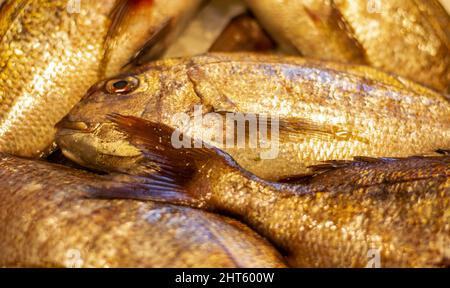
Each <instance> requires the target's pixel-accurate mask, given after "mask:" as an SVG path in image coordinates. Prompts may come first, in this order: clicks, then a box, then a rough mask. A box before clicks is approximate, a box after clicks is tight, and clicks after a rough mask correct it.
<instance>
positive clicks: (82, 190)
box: [0, 154, 284, 267]
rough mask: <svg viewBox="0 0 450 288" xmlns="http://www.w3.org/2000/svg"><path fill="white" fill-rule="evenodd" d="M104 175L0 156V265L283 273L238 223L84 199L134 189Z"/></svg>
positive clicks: (273, 254) (169, 208) (162, 207)
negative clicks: (273, 270) (254, 269)
mask: <svg viewBox="0 0 450 288" xmlns="http://www.w3.org/2000/svg"><path fill="white" fill-rule="evenodd" d="M105 177H106V176H105ZM105 177H103V176H98V175H94V174H89V173H87V172H83V171H79V170H74V169H70V168H67V167H64V166H60V165H55V164H49V163H45V162H40V161H35V160H25V159H21V158H16V157H14V156H8V155H6V154H0V187H1V191H2V193H0V203H1V204H0V206H1V209H0V221H1V223H2V225H1V227H0V265H1V266H2V267H5V266H7V267H17V266H19V267H43V266H45V267H48V266H52V267H284V264H283V260H282V258H281V256H280V255H279V253H278V252H277V251H276V250H275V249H274V248H273V247H272V246H271V245H269V244H268V243H267V241H265V240H263V239H262V238H261V237H260V236H258V235H257V234H256V233H255V232H253V231H252V230H250V229H249V228H248V227H247V226H245V225H243V224H241V223H240V222H238V221H236V220H232V219H230V218H226V217H222V216H218V215H214V214H211V213H207V212H202V211H199V210H195V209H191V208H188V207H180V206H173V205H166V204H158V203H153V202H148V203H139V202H137V201H129V200H122V201H105V200H95V199H87V198H86V193H88V192H93V191H96V190H108V189H121V187H124V189H125V190H126V189H132V186H131V188H129V187H128V186H127V184H126V183H125V179H124V178H123V176H122V178H123V179H121V181H119V179H116V178H105ZM127 187H128V188H127Z"/></svg>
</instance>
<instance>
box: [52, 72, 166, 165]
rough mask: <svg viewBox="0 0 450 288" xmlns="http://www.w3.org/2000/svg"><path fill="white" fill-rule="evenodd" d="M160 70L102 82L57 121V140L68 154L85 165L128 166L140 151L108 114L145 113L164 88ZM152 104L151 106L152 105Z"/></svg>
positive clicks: (131, 73)
mask: <svg viewBox="0 0 450 288" xmlns="http://www.w3.org/2000/svg"><path fill="white" fill-rule="evenodd" d="M159 77H160V75H159V73H158V71H157V70H152V69H149V70H147V71H146V72H145V73H138V72H136V73H133V72H130V73H126V74H121V75H119V76H115V77H112V78H109V79H106V80H103V81H100V82H98V83H97V84H95V85H94V86H92V87H91V88H90V89H89V90H88V92H87V93H86V94H85V96H84V97H83V98H82V100H81V101H80V102H79V103H78V104H77V105H75V106H74V107H73V109H72V110H71V111H70V112H69V114H68V115H66V116H65V117H64V118H63V119H62V120H61V121H60V122H59V123H58V124H57V125H56V128H57V130H58V131H57V136H56V142H57V144H58V146H59V147H60V148H61V150H62V152H63V153H64V155H65V156H66V157H68V158H69V159H71V160H73V161H75V162H76V163H78V164H80V165H83V166H85V167H90V168H93V169H98V170H108V167H111V168H112V167H116V168H118V169H126V168H128V167H129V166H130V165H131V164H132V163H133V162H134V161H136V159H137V158H139V157H140V155H141V153H140V151H139V150H138V149H137V148H135V147H134V146H132V145H131V144H129V142H128V141H127V140H126V137H125V136H124V135H123V134H122V133H121V132H119V131H118V130H117V129H116V128H115V126H114V124H113V123H111V122H110V121H109V120H108V116H109V115H111V114H115V113H120V114H122V115H130V116H141V115H142V114H144V112H145V111H146V109H152V107H153V106H152V104H151V103H153V102H154V101H152V100H153V99H154V98H155V97H157V95H158V93H159V90H160V84H159V83H160V81H159ZM149 107H150V108H149Z"/></svg>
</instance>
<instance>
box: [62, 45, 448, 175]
mask: <svg viewBox="0 0 450 288" xmlns="http://www.w3.org/2000/svg"><path fill="white" fill-rule="evenodd" d="M130 76H131V77H134V78H135V79H138V81H139V83H140V85H139V86H138V87H136V89H135V90H133V91H130V92H129V93H125V94H116V93H113V92H109V91H107V90H106V86H105V85H106V84H105V83H108V81H106V82H101V83H99V84H98V85H97V86H96V89H95V90H92V91H91V93H90V94H89V95H87V96H86V97H85V98H84V99H83V100H82V101H81V102H80V103H78V104H77V105H76V106H75V107H74V109H73V110H72V111H71V112H70V113H69V114H68V116H67V117H66V118H65V119H64V120H63V121H62V122H61V123H60V124H59V125H58V126H59V130H58V136H57V142H58V144H59V146H60V147H61V148H62V150H63V152H64V153H65V154H66V155H67V156H68V157H69V158H71V159H72V160H74V161H75V162H78V163H79V164H81V165H84V166H87V167H92V168H95V169H100V170H106V171H111V170H112V171H115V170H120V171H122V170H123V169H124V170H130V171H132V170H133V166H134V165H135V164H137V162H138V161H139V159H140V156H139V155H140V152H139V151H138V150H136V149H135V148H133V147H132V145H129V144H127V141H126V140H124V137H123V135H121V134H120V133H119V132H118V131H116V130H115V128H114V126H113V125H111V123H110V122H109V121H108V119H107V116H108V115H109V114H111V113H121V114H124V115H131V116H140V117H143V118H145V119H148V120H153V121H154V120H158V121H161V122H162V123H164V124H168V125H176V121H175V119H174V118H173V115H175V114H176V113H181V112H183V113H187V114H188V115H189V117H193V110H194V106H195V105H202V107H203V109H204V110H205V111H206V112H208V111H231V112H242V113H249V114H256V115H266V116H269V117H271V116H277V117H280V119H281V120H282V121H286V123H288V125H292V126H295V125H296V124H297V123H303V122H306V123H308V125H311V126H313V127H314V126H318V127H320V129H322V130H323V131H326V132H324V133H321V134H320V133H315V132H314V129H313V131H310V130H308V128H306V130H302V128H300V129H293V130H292V131H291V132H288V131H284V129H283V127H280V137H279V139H278V140H279V142H278V143H279V153H278V154H277V155H276V157H274V158H273V159H261V157H260V156H261V154H260V153H261V152H262V151H267V149H265V150H264V149H263V148H250V147H244V148H239V147H235V146H233V147H225V148H224V149H225V150H226V151H227V152H228V153H230V154H231V155H232V156H233V157H234V158H235V159H236V160H237V161H238V162H239V163H240V164H241V165H242V166H243V167H244V168H245V169H247V170H249V171H251V172H252V173H255V174H256V175H258V176H260V177H263V178H266V179H280V178H285V177H290V176H293V175H298V174H305V173H309V172H310V170H309V169H308V168H307V167H308V166H310V165H315V164H318V163H320V162H321V161H324V160H330V159H335V160H345V159H348V160H350V159H352V157H354V156H372V157H388V156H392V157H402V156H403V157H404V156H409V155H416V154H423V153H429V152H431V151H433V150H435V149H440V148H443V147H444V148H445V147H448V146H449V144H450V118H449V117H448V115H450V104H449V102H448V101H447V99H446V98H444V96H442V95H440V94H438V93H436V92H433V91H432V90H430V89H427V88H425V87H422V86H420V85H417V84H415V83H412V82H410V81H408V80H405V79H403V78H400V77H396V76H392V75H390V74H387V73H384V72H382V71H379V70H376V69H373V68H369V67H365V66H355V65H348V64H339V63H332V62H322V61H316V60H311V59H304V58H300V57H285V56H267V55H258V54H206V55H201V56H195V57H191V58H181V59H176V60H161V61H157V62H154V63H151V64H148V65H147V66H143V67H140V68H139V69H137V70H136V71H133V72H130V73H128V74H127V75H126V77H130ZM122 79H124V78H122V76H119V77H114V78H112V79H110V80H109V81H110V83H113V82H114V81H120V80H122ZM111 81H112V82H111ZM288 87H293V89H288ZM155 103H156V104H155ZM206 112H203V113H206ZM71 123H86V126H88V127H95V129H93V130H92V131H90V130H89V131H80V130H77V129H76V128H74V127H73V126H74V125H72V124H71ZM189 125H191V126H192V125H193V124H192V123H190V124H189ZM206 125H207V124H206ZM308 125H307V126H308ZM189 129H190V130H189V131H193V132H195V130H193V129H198V130H199V131H200V130H202V129H204V128H203V127H197V128H195V127H189ZM319 134H320V135H319ZM222 144H223V143H222Z"/></svg>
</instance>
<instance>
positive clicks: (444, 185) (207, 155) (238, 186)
mask: <svg viewBox="0 0 450 288" xmlns="http://www.w3.org/2000/svg"><path fill="white" fill-rule="evenodd" d="M113 121H114V122H115V123H117V124H118V126H119V127H120V129H122V130H123V131H125V132H126V133H127V134H128V135H129V136H128V137H129V139H130V141H131V143H133V144H135V145H136V146H137V147H139V148H140V149H141V150H142V151H143V153H144V155H145V156H146V158H147V159H148V160H150V161H151V162H156V163H157V164H158V165H160V166H159V168H160V169H159V172H158V173H157V174H147V175H146V174H142V175H141V176H146V177H147V179H148V182H147V184H146V185H147V186H146V188H145V189H142V190H140V191H135V192H131V193H130V192H125V193H123V192H122V191H113V190H108V191H104V193H102V191H100V193H95V194H94V195H93V197H105V198H134V199H140V200H157V201H162V202H169V203H177V204H185V205H191V206H194V207H199V208H202V209H207V210H211V211H219V212H227V213H229V214H231V215H235V216H236V217H238V218H239V219H241V220H242V221H244V222H245V223H247V224H248V225H250V227H252V228H254V229H255V230H256V231H257V232H259V233H260V234H261V235H264V236H265V237H267V238H268V239H270V240H271V241H272V243H274V244H275V245H277V247H279V248H280V249H282V251H284V253H285V254H286V255H287V256H286V257H287V259H288V263H289V265H290V266H295V267H365V266H370V267H380V266H381V267H436V266H437V267H445V266H447V267H448V266H449V265H450V262H449V259H450V258H449V256H450V226H449V224H450V157H449V156H448V152H446V153H447V156H442V155H441V156H428V157H423V156H420V157H419V156H417V157H408V158H395V159H394V158H368V157H359V158H357V159H355V160H354V161H329V162H327V163H324V164H321V165H320V166H317V167H315V168H316V172H317V174H315V175H314V176H311V177H305V178H304V179H303V181H302V183H301V184H296V185H291V184H280V183H277V182H268V181H265V180H262V179H260V178H258V177H256V176H255V175H253V174H251V173H249V172H248V171H246V170H244V169H242V168H241V167H240V166H239V165H238V164H237V163H236V162H235V161H234V160H233V159H232V158H231V157H230V156H229V155H228V154H226V153H224V152H223V151H221V150H219V149H217V148H214V147H211V146H206V147H204V148H197V149H195V148H194V149H192V148H182V149H177V148H174V147H173V145H172V143H171V133H173V131H174V130H173V129H172V128H170V127H168V126H166V125H164V124H160V123H155V122H149V121H145V120H143V119H142V118H135V117H125V116H117V115H116V116H113ZM319 172H320V173H319ZM167 179H169V180H167ZM174 183H176V185H175V186H173V184H174ZM371 260H373V261H371ZM375 261H378V262H377V263H375Z"/></svg>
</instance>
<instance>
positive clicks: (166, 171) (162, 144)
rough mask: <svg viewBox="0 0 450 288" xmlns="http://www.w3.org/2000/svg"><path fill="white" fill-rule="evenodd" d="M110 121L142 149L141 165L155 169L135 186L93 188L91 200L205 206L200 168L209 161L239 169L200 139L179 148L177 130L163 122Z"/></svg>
mask: <svg viewBox="0 0 450 288" xmlns="http://www.w3.org/2000/svg"><path fill="white" fill-rule="evenodd" d="M108 118H109V120H111V121H112V122H113V123H115V125H116V126H117V128H118V129H119V130H121V131H122V132H124V133H125V134H126V135H127V137H128V140H129V141H130V143H131V144H133V145H135V146H136V147H138V148H139V149H140V150H141V152H142V155H143V158H144V160H143V162H142V165H144V166H145V165H146V164H145V163H146V162H148V165H149V166H153V167H156V168H155V169H152V170H151V171H150V172H143V173H142V174H141V175H138V176H136V178H135V179H136V182H135V183H129V184H126V185H123V186H118V187H116V188H114V187H109V188H108V189H94V191H92V193H90V196H91V197H95V198H131V199H137V200H151V201H158V202H165V203H172V204H181V205H188V206H194V207H205V206H206V205H207V200H206V198H205V197H204V196H205V195H202V191H201V189H198V185H195V183H193V181H196V180H195V179H197V180H198V179H199V178H201V177H195V176H198V174H199V173H201V168H202V167H204V165H205V164H207V163H208V162H210V161H220V162H215V163H222V164H224V165H228V166H230V167H236V168H237V167H238V164H237V163H236V162H235V161H234V160H233V159H232V158H231V156H229V155H228V154H227V153H225V152H223V151H222V150H220V149H218V148H215V147H212V146H209V145H207V144H206V143H203V142H202V141H200V140H195V139H192V141H191V143H192V146H191V147H177V145H174V144H173V140H172V138H173V137H172V136H173V135H174V132H176V131H178V130H176V129H173V128H171V127H169V126H167V125H164V124H162V123H155V122H151V121H147V120H144V119H141V118H138V117H132V116H122V115H119V114H112V115H109V116H108ZM198 147H201V148H198Z"/></svg>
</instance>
